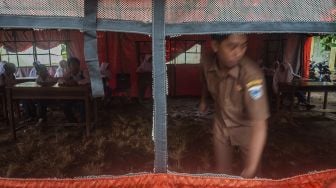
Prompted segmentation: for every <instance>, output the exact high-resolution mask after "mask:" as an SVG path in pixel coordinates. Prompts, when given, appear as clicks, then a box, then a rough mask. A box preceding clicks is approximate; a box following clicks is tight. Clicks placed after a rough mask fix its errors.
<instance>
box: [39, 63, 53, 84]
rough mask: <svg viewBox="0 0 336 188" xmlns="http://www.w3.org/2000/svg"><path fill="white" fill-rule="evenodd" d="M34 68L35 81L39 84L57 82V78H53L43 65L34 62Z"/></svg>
mask: <svg viewBox="0 0 336 188" xmlns="http://www.w3.org/2000/svg"><path fill="white" fill-rule="evenodd" d="M34 67H35V69H36V74H37V78H36V83H37V84H39V85H41V86H51V85H54V84H55V83H56V82H57V78H53V77H52V76H51V75H50V74H49V72H48V69H47V67H46V66H45V65H42V64H37V63H34Z"/></svg>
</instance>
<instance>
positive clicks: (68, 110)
mask: <svg viewBox="0 0 336 188" xmlns="http://www.w3.org/2000/svg"><path fill="white" fill-rule="evenodd" d="M73 105H74V102H73V101H65V102H64V107H63V112H64V115H65V118H66V119H67V120H68V121H69V122H70V123H75V122H77V120H76V118H75V116H74V113H73V111H72V108H73Z"/></svg>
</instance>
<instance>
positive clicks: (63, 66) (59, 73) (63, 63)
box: [54, 60, 67, 78]
mask: <svg viewBox="0 0 336 188" xmlns="http://www.w3.org/2000/svg"><path fill="white" fill-rule="evenodd" d="M66 70H67V62H66V61H65V60H61V61H60V62H59V66H58V67H57V69H56V73H55V75H54V77H55V78H62V77H63V76H64V73H65V72H66Z"/></svg>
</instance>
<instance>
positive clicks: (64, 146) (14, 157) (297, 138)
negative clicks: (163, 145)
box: [0, 93, 336, 179]
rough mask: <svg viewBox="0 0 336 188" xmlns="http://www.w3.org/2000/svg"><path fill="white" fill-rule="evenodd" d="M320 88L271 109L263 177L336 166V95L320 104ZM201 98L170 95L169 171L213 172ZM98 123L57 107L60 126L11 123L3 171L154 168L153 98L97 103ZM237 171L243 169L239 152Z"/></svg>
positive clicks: (0, 142) (53, 173)
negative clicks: (85, 122) (75, 118)
mask: <svg viewBox="0 0 336 188" xmlns="http://www.w3.org/2000/svg"><path fill="white" fill-rule="evenodd" d="M322 96H323V95H322V94H319V93H317V94H313V95H312V103H313V104H316V108H315V109H313V110H310V111H306V110H305V109H304V108H303V107H300V106H296V107H295V108H294V110H293V112H289V111H288V110H287V109H286V108H284V109H283V110H281V111H280V112H277V113H275V112H274V111H273V112H272V116H271V118H270V119H269V129H268V140H267V144H266V147H265V150H264V154H263V158H262V177H264V178H273V179H279V178H284V177H290V176H294V175H299V174H304V173H308V172H313V171H320V170H324V169H331V168H336V157H335V156H336V150H335V148H336V113H335V112H336V94H335V93H330V94H329V102H328V109H329V110H328V112H327V113H323V112H322V111H320V110H319V109H320V108H321V104H322ZM197 104H198V98H192V97H185V98H169V99H168V118H167V119H168V150H169V158H168V163H169V167H168V168H169V170H170V171H176V172H187V173H214V172H215V171H214V162H213V154H212V145H211V132H210V131H211V118H212V117H211V114H209V115H207V116H205V117H199V116H198V114H197ZM98 109H99V111H98V123H97V125H96V126H95V128H94V130H92V134H91V136H90V137H86V136H85V130H84V128H82V127H63V125H64V123H63V122H64V116H63V114H62V112H61V111H60V110H58V108H57V107H51V108H50V110H49V112H48V122H53V123H55V122H59V125H58V126H53V127H50V126H47V125H48V124H43V125H42V126H35V124H34V123H29V124H28V123H27V126H26V127H24V128H23V129H21V130H19V131H18V133H17V134H18V139H17V140H16V141H13V140H12V135H11V131H10V128H9V127H8V126H6V125H5V123H4V122H2V124H1V125H0V176H1V177H23V178H32V177H33V178H45V177H58V178H64V177H78V176H91V175H123V174H127V173H137V172H152V171H153V164H154V162H153V161H154V144H153V141H152V129H151V126H152V103H151V102H150V101H147V102H145V103H142V104H139V103H137V102H135V101H120V100H119V99H113V100H112V102H111V103H110V105H108V106H106V105H105V106H104V105H103V104H102V103H101V102H100V103H99V108H98ZM236 154H237V155H236V156H237V158H236V160H235V161H234V164H233V166H234V171H235V173H237V174H239V172H240V168H241V164H240V162H239V161H240V160H239V151H238V150H237V153H236Z"/></svg>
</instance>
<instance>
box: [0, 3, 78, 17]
mask: <svg viewBox="0 0 336 188" xmlns="http://www.w3.org/2000/svg"><path fill="white" fill-rule="evenodd" d="M0 14H2V15H25V16H72V17H84V0H2V1H0Z"/></svg>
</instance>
